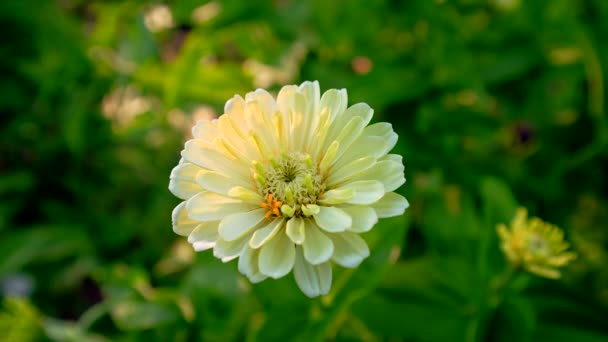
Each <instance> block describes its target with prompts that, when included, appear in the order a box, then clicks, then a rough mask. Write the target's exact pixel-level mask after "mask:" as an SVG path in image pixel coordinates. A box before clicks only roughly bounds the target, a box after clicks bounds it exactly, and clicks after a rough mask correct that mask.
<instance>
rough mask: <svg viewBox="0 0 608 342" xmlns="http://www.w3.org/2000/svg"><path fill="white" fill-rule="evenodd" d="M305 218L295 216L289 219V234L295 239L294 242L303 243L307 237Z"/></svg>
mask: <svg viewBox="0 0 608 342" xmlns="http://www.w3.org/2000/svg"><path fill="white" fill-rule="evenodd" d="M304 227H305V225H304V219H302V218H299V217H294V218H292V219H290V220H289V221H287V229H286V233H287V236H289V238H290V239H291V241H293V243H295V244H298V245H301V244H302V243H303V242H304V239H305V237H306V236H305V229H304Z"/></svg>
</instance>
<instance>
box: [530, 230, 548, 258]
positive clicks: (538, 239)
mask: <svg viewBox="0 0 608 342" xmlns="http://www.w3.org/2000/svg"><path fill="white" fill-rule="evenodd" d="M528 249H529V250H530V251H531V252H532V253H533V254H535V255H538V256H544V255H547V254H549V253H550V252H551V249H550V247H549V244H548V243H547V240H546V239H545V238H544V237H543V236H541V235H539V234H535V233H532V234H530V236H529V237H528Z"/></svg>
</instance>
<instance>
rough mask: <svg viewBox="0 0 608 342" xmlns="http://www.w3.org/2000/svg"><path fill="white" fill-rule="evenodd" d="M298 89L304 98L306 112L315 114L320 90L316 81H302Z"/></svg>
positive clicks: (317, 109) (317, 108) (318, 103)
mask: <svg viewBox="0 0 608 342" xmlns="http://www.w3.org/2000/svg"><path fill="white" fill-rule="evenodd" d="M298 90H299V91H300V93H301V94H303V95H304V99H305V100H306V106H307V107H308V108H306V113H307V114H310V115H312V114H315V113H318V111H319V105H320V100H321V99H320V97H321V91H320V89H319V82H318V81H312V82H311V81H304V82H303V83H302V84H301V85H300V86H299V87H298Z"/></svg>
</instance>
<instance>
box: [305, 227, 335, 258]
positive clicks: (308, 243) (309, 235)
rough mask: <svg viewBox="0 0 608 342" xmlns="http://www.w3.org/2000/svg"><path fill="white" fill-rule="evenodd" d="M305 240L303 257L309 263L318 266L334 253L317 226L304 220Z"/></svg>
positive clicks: (331, 245) (332, 247)
mask: <svg viewBox="0 0 608 342" xmlns="http://www.w3.org/2000/svg"><path fill="white" fill-rule="evenodd" d="M305 222H306V240H304V244H303V245H302V248H303V250H304V257H305V258H306V260H308V262H309V263H311V264H313V265H318V264H321V263H324V262H326V261H327V260H329V258H331V256H332V254H333V253H334V244H333V243H332V242H331V239H330V238H328V237H327V235H325V234H323V232H322V231H321V230H320V229H319V228H317V225H316V224H314V223H313V222H312V221H310V220H306V221H305Z"/></svg>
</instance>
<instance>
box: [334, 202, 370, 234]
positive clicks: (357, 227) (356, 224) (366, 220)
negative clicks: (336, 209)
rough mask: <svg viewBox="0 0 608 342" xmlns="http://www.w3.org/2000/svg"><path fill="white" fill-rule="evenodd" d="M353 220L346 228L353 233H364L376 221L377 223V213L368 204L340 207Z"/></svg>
mask: <svg viewBox="0 0 608 342" xmlns="http://www.w3.org/2000/svg"><path fill="white" fill-rule="evenodd" d="M341 209H342V210H344V212H346V213H347V214H348V215H349V216H350V217H351V218H352V220H353V225H352V226H351V227H350V228H348V230H349V231H351V232H354V233H364V232H368V231H370V230H371V229H372V228H373V227H374V225H375V224H376V223H378V215H376V211H375V210H374V209H372V208H370V207H368V206H358V205H356V206H352V207H346V208H341Z"/></svg>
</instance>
